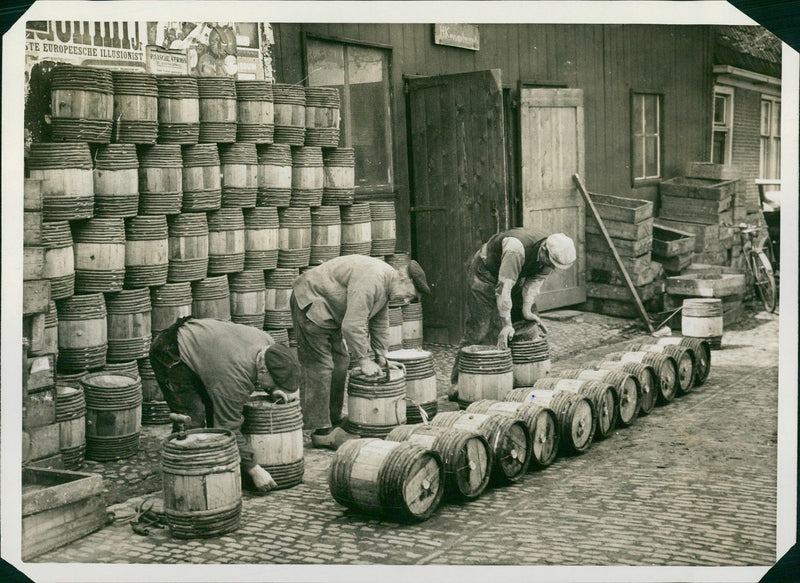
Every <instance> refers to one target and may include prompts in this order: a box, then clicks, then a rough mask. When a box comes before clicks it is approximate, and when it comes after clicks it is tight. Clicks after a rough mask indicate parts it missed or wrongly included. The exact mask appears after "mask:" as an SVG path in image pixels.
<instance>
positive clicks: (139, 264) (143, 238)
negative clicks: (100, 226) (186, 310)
mask: <svg viewBox="0 0 800 583" xmlns="http://www.w3.org/2000/svg"><path fill="white" fill-rule="evenodd" d="M168 271H169V229H168V227H167V217H165V216H164V215H138V216H135V217H132V218H130V219H128V220H127V221H125V287H129V288H137V287H153V286H158V285H164V284H165V283H167V272H168Z"/></svg>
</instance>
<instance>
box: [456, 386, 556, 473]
mask: <svg viewBox="0 0 800 583" xmlns="http://www.w3.org/2000/svg"><path fill="white" fill-rule="evenodd" d="M467 413H482V414H485V415H500V416H502V417H511V418H512V419H519V420H520V421H522V422H523V423H525V425H526V426H527V427H528V431H529V432H530V434H531V463H530V466H531V467H532V468H536V469H543V468H546V467H547V466H549V465H550V464H552V463H553V460H554V459H556V453H558V443H559V441H560V433H559V431H560V428H559V426H558V418H557V417H556V414H555V412H554V411H553V410H552V409H549V408H548V407H545V406H542V405H540V404H538V403H519V402H512V401H494V400H489V399H483V400H480V401H475V402H474V403H472V404H470V406H469V407H467Z"/></svg>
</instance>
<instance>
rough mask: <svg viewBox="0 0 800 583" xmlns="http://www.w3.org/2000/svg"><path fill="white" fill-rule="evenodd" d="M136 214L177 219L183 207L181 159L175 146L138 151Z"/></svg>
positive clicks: (178, 149)
mask: <svg viewBox="0 0 800 583" xmlns="http://www.w3.org/2000/svg"><path fill="white" fill-rule="evenodd" d="M139 155H140V159H139V214H140V215H177V214H178V213H180V212H181V206H182V204H183V158H182V157H181V147H180V146H179V145H177V144H154V145H152V146H144V147H142V148H141V149H140V154H139Z"/></svg>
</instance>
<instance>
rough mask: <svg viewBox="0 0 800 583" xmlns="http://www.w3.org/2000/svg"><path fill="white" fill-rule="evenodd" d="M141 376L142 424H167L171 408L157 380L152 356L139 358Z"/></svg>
mask: <svg viewBox="0 0 800 583" xmlns="http://www.w3.org/2000/svg"><path fill="white" fill-rule="evenodd" d="M139 378H140V379H141V381H142V425H166V424H167V423H171V421H170V419H169V414H170V409H169V405H167V402H166V400H165V399H164V395H163V393H162V392H161V387H160V386H159V384H158V381H157V380H156V373H155V372H154V371H153V365H152V364H150V358H142V359H140V360H139Z"/></svg>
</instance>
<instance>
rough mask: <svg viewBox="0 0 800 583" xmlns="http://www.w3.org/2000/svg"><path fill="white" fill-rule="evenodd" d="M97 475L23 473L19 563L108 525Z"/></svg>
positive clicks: (45, 471)
mask: <svg viewBox="0 0 800 583" xmlns="http://www.w3.org/2000/svg"><path fill="white" fill-rule="evenodd" d="M102 493H103V478H102V477H101V476H100V475H99V474H89V473H84V472H70V471H66V470H51V469H44V468H23V469H22V541H21V542H22V560H23V561H28V560H30V559H33V558H35V557H37V556H39V555H41V554H42V553H45V552H47V551H50V550H53V549H55V548H57V547H60V546H62V545H65V544H67V543H70V542H72V541H74V540H77V539H79V538H81V537H84V536H86V535H87V534H90V533H92V532H95V531H96V530H100V529H101V528H102V527H103V526H104V525H105V524H106V521H107V515H106V508H105V504H104V503H103V499H102Z"/></svg>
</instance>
